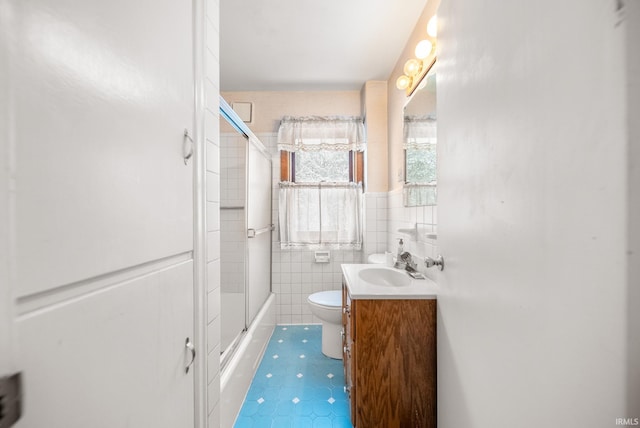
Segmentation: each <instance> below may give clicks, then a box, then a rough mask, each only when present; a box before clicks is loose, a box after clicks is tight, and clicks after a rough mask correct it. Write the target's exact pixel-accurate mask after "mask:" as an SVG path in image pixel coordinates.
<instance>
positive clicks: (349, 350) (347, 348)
mask: <svg viewBox="0 0 640 428" xmlns="http://www.w3.org/2000/svg"><path fill="white" fill-rule="evenodd" d="M342 350H343V351H344V353H345V354H347V355H348V356H351V349H349V347H348V346H345V347H344V348H342Z"/></svg>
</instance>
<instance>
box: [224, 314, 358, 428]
mask: <svg viewBox="0 0 640 428" xmlns="http://www.w3.org/2000/svg"><path fill="white" fill-rule="evenodd" d="M321 348H322V327H321V326H320V325H278V326H276V329H275V331H274V333H273V336H272V337H271V340H270V341H269V344H268V345H267V350H266V351H265V354H264V357H263V358H262V362H261V363H260V366H259V367H258V371H257V372H256V375H255V377H254V378H253V381H252V383H251V386H250V388H249V392H248V393H247V397H246V398H245V401H244V404H243V405H242V409H241V410H240V414H239V416H238V419H237V421H236V424H235V428H352V425H351V422H350V420H349V404H348V402H347V397H346V395H345V392H344V372H343V369H342V361H341V360H334V359H331V358H328V357H326V356H324V354H323V353H322V351H321Z"/></svg>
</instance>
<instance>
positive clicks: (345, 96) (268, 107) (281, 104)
mask: <svg viewBox="0 0 640 428" xmlns="http://www.w3.org/2000/svg"><path fill="white" fill-rule="evenodd" d="M222 96H223V98H224V99H225V100H226V101H227V102H228V103H229V105H231V104H232V103H234V102H250V103H253V120H252V121H251V123H247V125H248V126H249V129H251V131H253V133H254V134H259V133H264V132H278V127H279V126H280V120H281V119H282V117H283V116H335V115H340V116H360V92H359V91H280V92H274V91H264V92H222ZM226 126H228V125H223V128H222V131H223V132H229V129H228V128H226Z"/></svg>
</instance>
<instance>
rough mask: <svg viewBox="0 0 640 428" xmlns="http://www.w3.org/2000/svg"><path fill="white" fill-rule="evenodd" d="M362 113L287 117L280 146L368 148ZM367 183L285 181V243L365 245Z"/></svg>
mask: <svg viewBox="0 0 640 428" xmlns="http://www.w3.org/2000/svg"><path fill="white" fill-rule="evenodd" d="M364 135H365V134H364V124H363V122H362V119H361V118H351V117H305V118H292V117H285V118H283V120H282V122H281V124H280V129H279V130H278V149H279V150H285V151H289V152H300V151H344V152H349V151H363V150H364V149H365V147H366V142H365V137H364ZM362 192H363V189H362V183H349V182H344V183H330V182H320V183H291V182H281V183H280V194H279V215H280V218H279V222H280V223H279V224H280V246H281V248H283V249H286V248H318V247H323V248H326V247H329V248H351V249H360V248H361V247H362V198H363V195H362Z"/></svg>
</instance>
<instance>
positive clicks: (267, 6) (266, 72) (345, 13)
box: [220, 0, 427, 91]
mask: <svg viewBox="0 0 640 428" xmlns="http://www.w3.org/2000/svg"><path fill="white" fill-rule="evenodd" d="M426 3H427V0H402V1H401V2H398V1H395V0H314V1H312V0H220V89H221V90H222V91H284V90H297V91H304V90H360V89H361V88H362V85H363V84H364V82H365V81H367V80H387V79H388V78H389V75H390V74H391V72H392V70H393V68H394V66H395V64H396V61H397V60H398V57H399V56H400V54H401V52H402V50H403V49H404V46H405V44H406V42H407V40H408V38H409V36H410V34H411V32H412V31H413V28H414V27H415V24H416V22H417V20H418V18H419V16H420V14H421V13H422V10H423V9H424V6H425V5H426Z"/></svg>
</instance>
